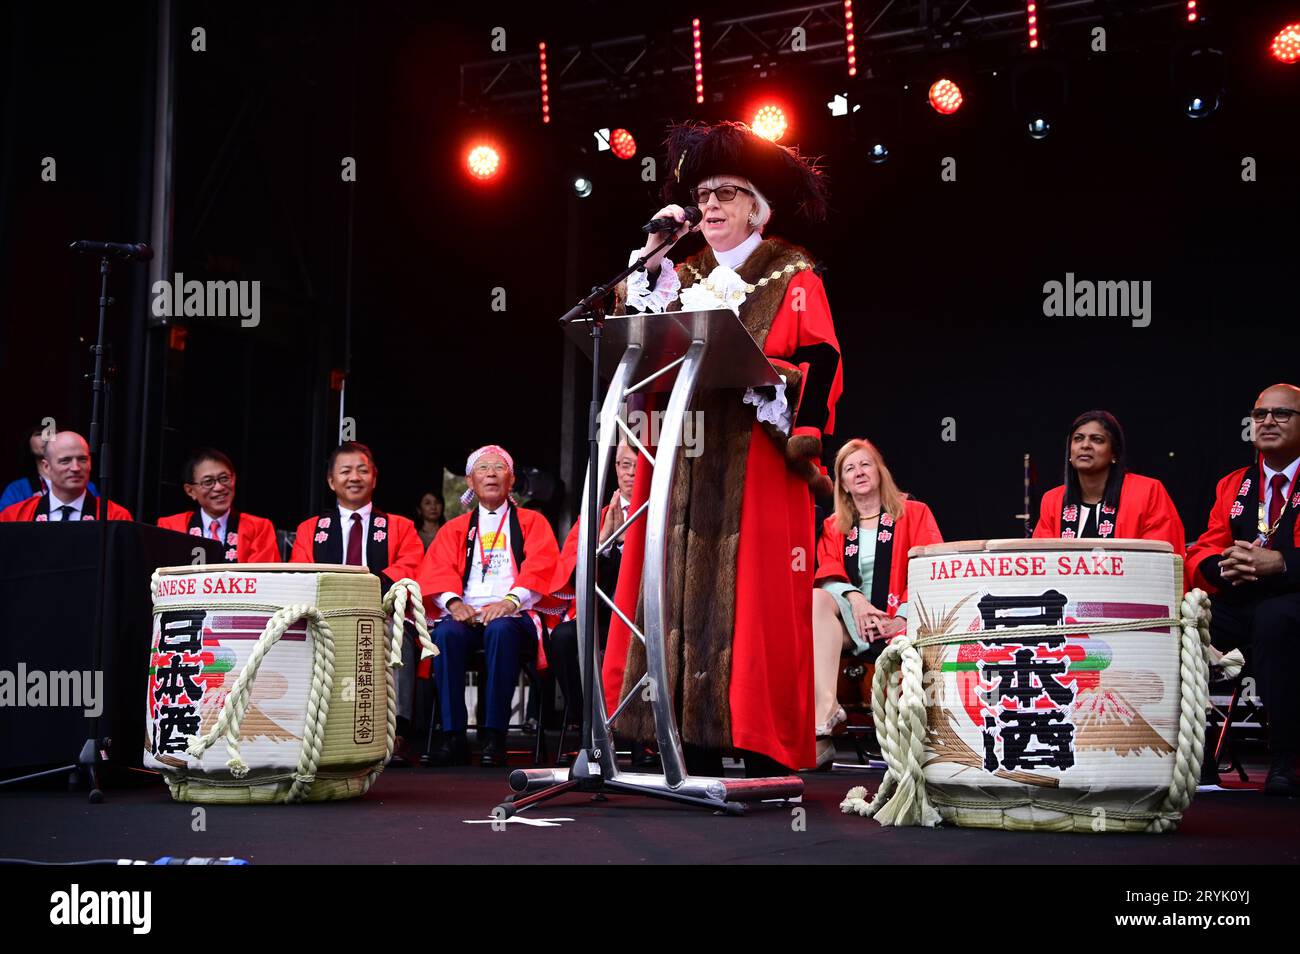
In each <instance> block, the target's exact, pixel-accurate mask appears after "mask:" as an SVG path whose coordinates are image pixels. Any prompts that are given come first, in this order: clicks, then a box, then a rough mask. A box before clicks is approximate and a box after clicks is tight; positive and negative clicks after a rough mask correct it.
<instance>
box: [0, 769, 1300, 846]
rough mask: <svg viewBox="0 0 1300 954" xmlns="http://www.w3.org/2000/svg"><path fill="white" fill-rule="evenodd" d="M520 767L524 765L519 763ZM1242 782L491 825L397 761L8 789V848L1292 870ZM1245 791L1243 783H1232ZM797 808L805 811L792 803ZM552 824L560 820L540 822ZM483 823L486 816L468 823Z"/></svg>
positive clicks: (814, 778) (1283, 834) (2, 810)
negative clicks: (1020, 802) (917, 823)
mask: <svg viewBox="0 0 1300 954" xmlns="http://www.w3.org/2000/svg"><path fill="white" fill-rule="evenodd" d="M521 764H523V763H522V760H521ZM1251 773H1252V774H1251V782H1250V783H1248V784H1249V786H1252V787H1248V788H1241V789H1236V790H1230V791H1220V792H1205V793H1200V794H1198V795H1197V797H1196V799H1195V800H1194V801H1193V803H1192V806H1191V808H1190V809H1189V810H1188V812H1187V814H1186V816H1185V817H1184V820H1183V824H1182V826H1181V827H1180V829H1179V830H1178V831H1177V832H1176V833H1175V834H1173V835H1094V834H1032V833H1014V832H1001V831H983V830H977V829H962V828H941V829H935V830H929V829H916V828H882V827H881V826H880V825H878V824H876V823H875V822H874V821H871V820H870V819H864V818H859V817H858V816H856V815H845V814H842V813H841V812H840V810H839V802H840V800H841V799H842V798H843V797H844V793H845V792H846V791H847V790H848V789H849V788H850V787H851V786H853V785H858V784H863V785H866V786H867V787H868V789H870V790H873V791H874V789H875V788H876V786H877V785H878V784H879V781H880V777H881V774H882V773H881V772H880V771H845V770H837V771H835V772H834V773H832V774H816V775H807V776H805V784H806V794H805V795H804V798H803V802H802V805H801V806H783V805H769V804H760V805H755V806H753V807H752V808H751V809H750V811H749V813H748V814H747V815H746V816H744V817H726V816H721V815H714V814H712V813H709V812H707V811H704V810H700V809H692V808H688V807H679V806H676V805H673V804H669V803H666V802H662V801H655V800H650V799H642V798H635V797H629V796H613V797H611V798H610V799H609V800H608V801H604V802H593V801H591V800H590V798H589V797H588V796H585V795H575V794H568V795H565V796H563V797H561V798H560V799H557V800H556V801H553V802H550V803H547V804H545V805H540V806H537V807H535V808H533V809H531V810H529V811H527V812H525V813H524V816H523V817H524V819H525V821H522V822H521V821H511V822H509V823H507V824H506V825H505V826H504V828H502V829H501V830H493V827H492V826H491V825H490V824H487V823H486V822H488V821H489V820H490V815H489V813H490V811H491V810H492V808H493V806H495V805H496V804H498V803H499V802H500V801H501V799H502V798H503V797H504V796H505V795H506V794H508V786H507V784H506V774H507V773H506V772H505V771H504V770H486V769H480V768H477V767H474V768H458V769H429V768H409V769H390V770H389V771H387V772H385V773H384V775H383V777H382V778H381V779H380V780H379V782H378V783H377V784H376V786H375V788H374V789H373V790H372V791H371V792H370V794H369V795H367V796H366V797H365V798H363V799H359V800H356V801H350V802H329V803H324V804H316V805H301V806H267V807H223V806H205V807H204V813H203V814H204V816H205V817H204V818H203V823H204V827H205V829H206V830H201V831H195V830H193V829H194V827H195V825H196V819H195V814H194V809H195V808H196V806H194V805H182V804H177V803H175V802H173V801H172V800H171V798H170V797H169V795H168V794H167V789H166V787H165V786H164V785H163V783H162V782H161V781H158V782H157V784H152V783H151V784H147V785H143V786H139V787H129V788H119V789H115V790H112V791H109V792H108V793H107V799H106V800H105V802H104V803H103V804H100V805H90V804H88V803H87V800H86V794H85V792H63V791H51V790H34V789H26V790H20V791H15V790H13V789H8V790H0V857H10V858H23V859H29V860H39V861H76V860H90V859H95V858H118V857H121V858H136V859H145V860H152V859H154V858H156V857H158V856H162V855H174V856H202V857H213V856H224V855H233V856H235V857H238V858H244V859H246V860H248V861H251V862H253V863H255V864H314V865H320V864H390V863H401V864H407V863H413V864H457V863H460V864H483V863H487V864H494V863H515V864H518V863H539V864H556V863H579V864H610V863H614V864H628V863H645V862H665V863H677V864H682V863H688V864H700V863H704V864H746V863H759V864H782V863H797V864H827V863H845V864H862V863H870V864H916V863H923V864H972V863H973V864H981V863H997V864H1007V863H1017V862H1023V863H1031V864H1116V865H1119V864H1124V865H1130V864H1162V865H1178V864H1185V863H1195V864H1261V863H1267V864H1285V863H1289V864H1294V863H1296V862H1297V861H1300V799H1281V798H1268V797H1265V796H1264V795H1263V794H1262V793H1260V792H1259V791H1258V788H1257V787H1258V786H1259V785H1260V784H1262V781H1263V774H1262V769H1261V768H1260V767H1259V766H1252V767H1251ZM1234 784H1235V777H1234ZM796 807H802V808H804V809H806V813H805V814H804V815H803V816H802V817H800V816H799V815H798V814H797V813H795V812H794V811H793V808H796ZM543 820H549V821H550V822H551V824H548V825H542V824H540V823H541V822H542V821H543ZM470 822H482V823H483V824H471V823H470Z"/></svg>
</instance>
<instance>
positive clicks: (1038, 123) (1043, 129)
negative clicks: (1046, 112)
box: [1029, 116, 1052, 139]
mask: <svg viewBox="0 0 1300 954" xmlns="http://www.w3.org/2000/svg"><path fill="white" fill-rule="evenodd" d="M1051 131H1052V124H1051V123H1049V122H1048V121H1047V120H1046V119H1043V118H1042V117H1041V116H1039V117H1038V118H1037V119H1031V120H1030V121H1029V138H1030V139H1046V138H1047V134H1048V133H1050V132H1051Z"/></svg>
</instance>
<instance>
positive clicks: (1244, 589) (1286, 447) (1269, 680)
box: [1186, 384, 1300, 796]
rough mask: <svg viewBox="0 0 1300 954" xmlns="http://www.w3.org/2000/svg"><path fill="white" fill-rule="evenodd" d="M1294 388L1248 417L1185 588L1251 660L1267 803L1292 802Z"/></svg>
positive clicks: (1297, 446) (1298, 450)
mask: <svg viewBox="0 0 1300 954" xmlns="http://www.w3.org/2000/svg"><path fill="white" fill-rule="evenodd" d="M1298 415H1300V388H1297V387H1296V386H1295V385H1292V384H1275V385H1273V386H1272V387H1270V388H1268V389H1266V390H1265V391H1264V392H1263V393H1262V394H1260V396H1259V398H1258V399H1257V400H1256V401H1255V407H1254V409H1253V410H1252V411H1251V412H1250V418H1251V421H1252V425H1253V430H1254V443H1255V450H1256V452H1257V453H1256V457H1255V460H1254V462H1253V463H1252V464H1251V465H1250V466H1249V467H1242V468H1239V469H1238V470H1234V471H1233V472H1232V473H1231V474H1228V476H1226V477H1224V478H1223V479H1222V480H1220V481H1219V485H1218V488H1217V489H1216V491H1215V502H1214V507H1213V509H1212V510H1211V511H1210V519H1209V526H1208V527H1207V528H1206V531H1205V533H1203V534H1202V535H1201V538H1200V539H1199V540H1197V541H1196V542H1195V543H1194V544H1192V546H1191V547H1190V548H1189V549H1188V551H1187V567H1186V569H1187V586H1188V588H1189V589H1190V588H1192V587H1201V588H1202V589H1205V590H1207V591H1208V592H1209V593H1210V594H1211V611H1212V620H1211V624H1210V636H1211V640H1212V641H1213V643H1214V645H1215V646H1216V647H1217V648H1219V649H1221V650H1224V651H1227V650H1229V649H1233V648H1235V647H1240V648H1241V649H1242V650H1243V651H1244V652H1245V653H1246V655H1247V658H1248V659H1249V660H1250V665H1251V669H1252V671H1253V673H1254V676H1255V680H1256V682H1257V684H1258V686H1259V694H1260V697H1261V698H1262V699H1263V702H1264V705H1265V707H1266V710H1267V713H1268V734H1269V740H1268V742H1269V753H1270V765H1269V771H1268V776H1267V778H1266V780H1265V782H1264V792H1265V794H1268V795H1289V796H1296V795H1300V784H1298V783H1297V780H1296V774H1295V766H1296V754H1297V753H1298V752H1300V521H1297V519H1296V516H1297V513H1300V486H1297V480H1296V478H1297V471H1298V470H1300V416H1298Z"/></svg>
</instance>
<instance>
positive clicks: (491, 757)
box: [478, 729, 510, 768]
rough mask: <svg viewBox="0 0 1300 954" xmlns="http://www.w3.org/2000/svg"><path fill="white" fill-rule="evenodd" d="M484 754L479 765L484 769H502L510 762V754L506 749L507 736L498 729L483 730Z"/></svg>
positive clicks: (481, 731) (480, 757)
mask: <svg viewBox="0 0 1300 954" xmlns="http://www.w3.org/2000/svg"><path fill="white" fill-rule="evenodd" d="M480 734H481V735H482V736H483V753H482V754H481V755H480V756H479V760H478V764H479V765H481V766H482V767H483V768H502V767H504V766H505V764H506V762H507V761H509V757H510V752H509V750H508V749H507V748H506V734H505V733H504V732H500V731H498V730H496V729H482V730H480Z"/></svg>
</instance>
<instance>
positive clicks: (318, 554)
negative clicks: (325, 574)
mask: <svg viewBox="0 0 1300 954" xmlns="http://www.w3.org/2000/svg"><path fill="white" fill-rule="evenodd" d="M343 539H344V538H343V531H342V528H341V526H340V523H339V511H338V507H331V508H330V509H329V510H328V511H326V512H325V513H323V514H321V515H320V516H318V517H308V518H307V519H306V520H304V521H303V522H302V523H300V524H298V534H297V536H296V537H294V541H293V552H292V553H291V554H290V555H289V562H290V563H342V562H343V561H344V559H345V557H344V554H343ZM365 544H366V560H367V565H368V566H369V567H370V572H372V573H374V574H376V575H382V578H385V579H386V582H385V583H384V589H385V590H386V589H388V587H389V586H390V585H391V584H393V583H396V582H397V581H398V580H400V579H403V578H405V577H410V578H411V579H415V576H416V574H417V573H418V572H419V571H420V560H421V559H423V557H424V544H423V543H421V542H420V535H419V533H417V532H416V530H415V524H414V523H412V522H411V520H410V519H409V518H407V517H403V516H400V515H398V514H395V513H394V514H389V513H383V512H382V511H380V510H379V508H377V507H375V508H372V509H371V511H370V535H369V538H368V539H367V540H366V541H365Z"/></svg>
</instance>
